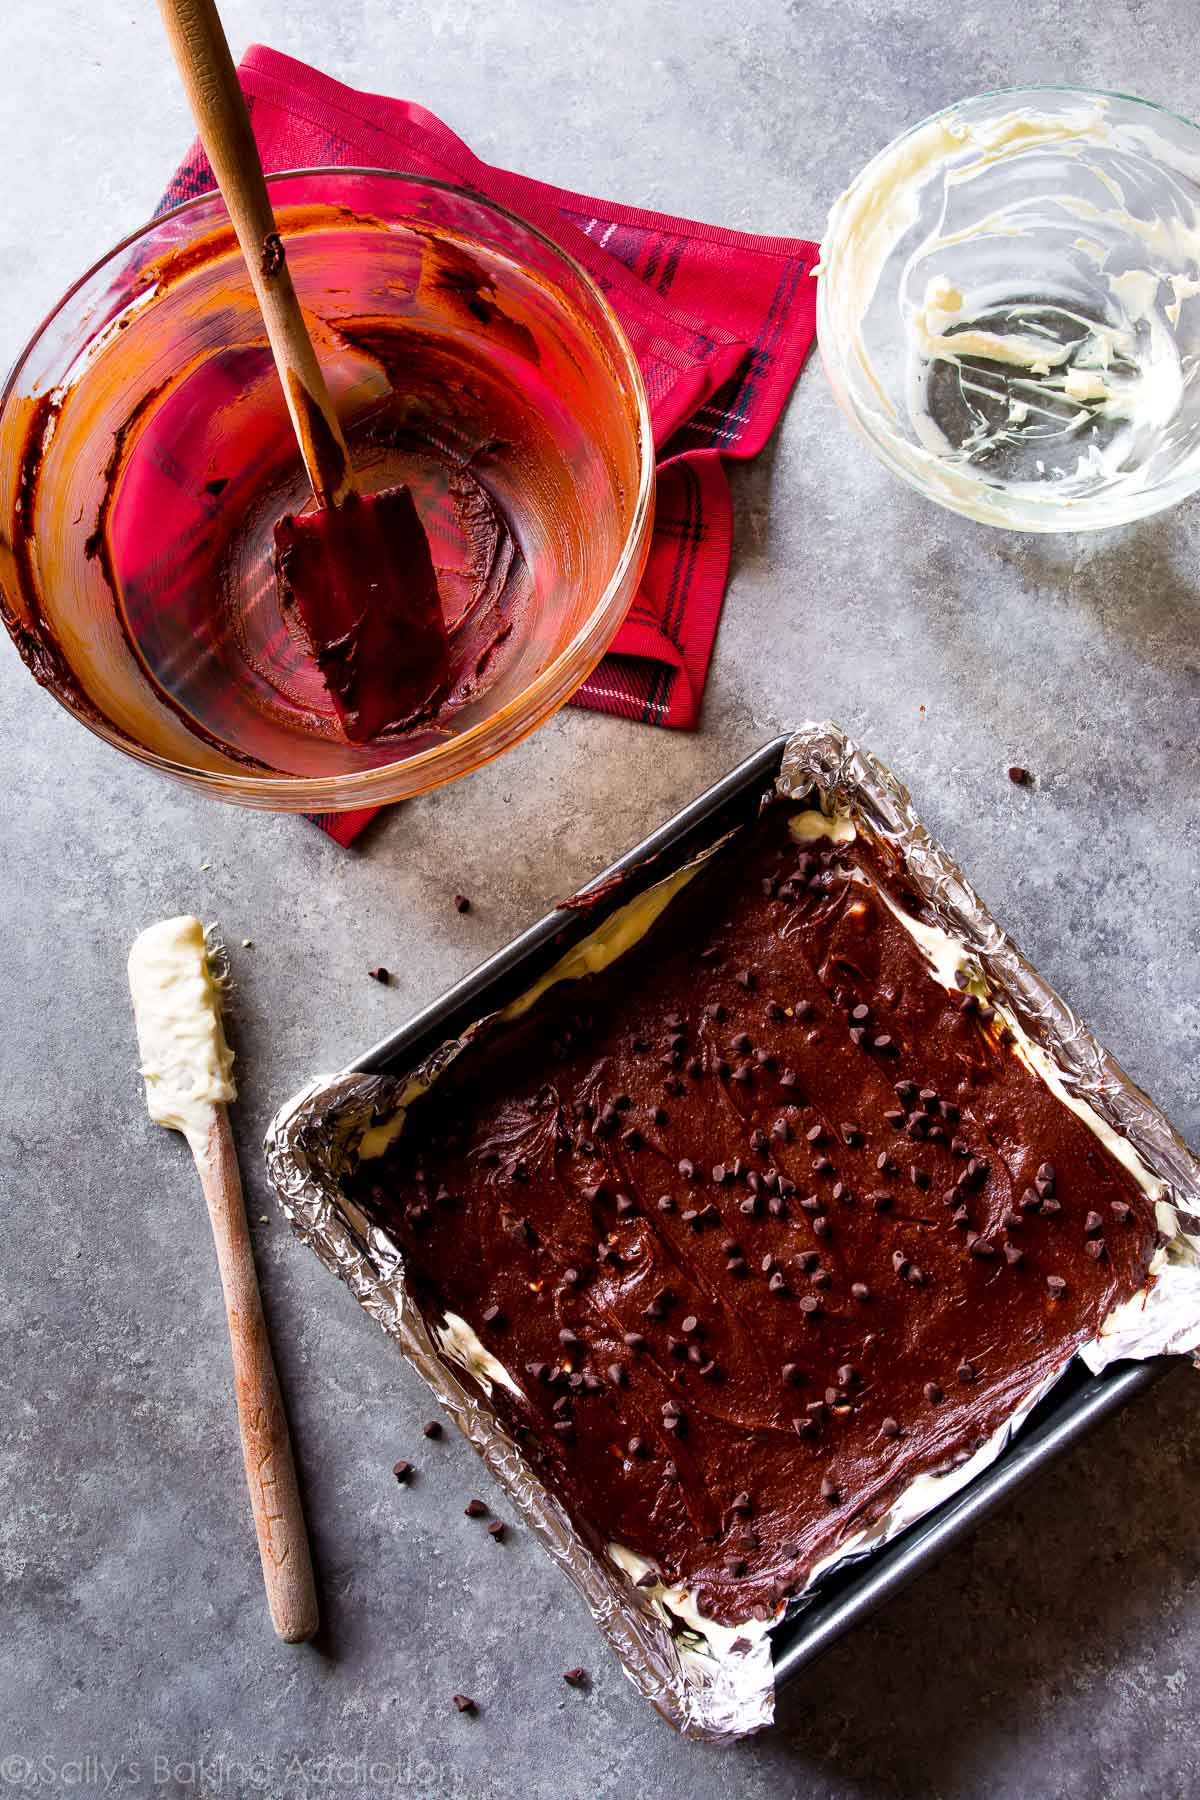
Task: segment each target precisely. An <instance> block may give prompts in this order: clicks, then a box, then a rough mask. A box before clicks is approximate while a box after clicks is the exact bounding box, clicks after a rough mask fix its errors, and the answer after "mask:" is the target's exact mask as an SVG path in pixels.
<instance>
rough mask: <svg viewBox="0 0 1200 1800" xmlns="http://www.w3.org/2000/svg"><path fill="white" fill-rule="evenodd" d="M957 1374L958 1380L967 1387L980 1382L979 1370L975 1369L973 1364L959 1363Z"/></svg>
mask: <svg viewBox="0 0 1200 1800" xmlns="http://www.w3.org/2000/svg"><path fill="white" fill-rule="evenodd" d="M957 1374H958V1379H959V1380H960V1381H961V1382H963V1383H964V1384H965V1385H966V1386H970V1384H971V1382H973V1381H978V1380H979V1370H978V1369H977V1368H976V1367H975V1365H974V1364H973V1363H969V1362H961V1363H959V1365H958V1370H957Z"/></svg>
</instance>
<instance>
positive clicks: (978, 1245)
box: [971, 1237, 996, 1261]
mask: <svg viewBox="0 0 1200 1800" xmlns="http://www.w3.org/2000/svg"><path fill="white" fill-rule="evenodd" d="M995 1254H996V1246H995V1244H990V1243H989V1242H988V1240H987V1238H983V1237H977V1238H976V1239H975V1242H974V1243H973V1244H972V1245H971V1255H972V1256H977V1257H979V1258H980V1260H981V1261H986V1260H990V1258H992V1257H994V1256H995Z"/></svg>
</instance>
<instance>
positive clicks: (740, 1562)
mask: <svg viewBox="0 0 1200 1800" xmlns="http://www.w3.org/2000/svg"><path fill="white" fill-rule="evenodd" d="M725 1570H726V1573H727V1574H729V1575H744V1574H745V1573H746V1559H745V1557H744V1556H727V1557H726V1558H725Z"/></svg>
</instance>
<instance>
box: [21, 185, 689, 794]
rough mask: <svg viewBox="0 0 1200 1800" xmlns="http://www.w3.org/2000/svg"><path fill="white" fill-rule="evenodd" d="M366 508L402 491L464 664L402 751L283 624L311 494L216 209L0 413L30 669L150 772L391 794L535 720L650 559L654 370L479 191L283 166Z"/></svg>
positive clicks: (111, 274)
mask: <svg viewBox="0 0 1200 1800" xmlns="http://www.w3.org/2000/svg"><path fill="white" fill-rule="evenodd" d="M271 193H272V201H273V204H274V207H275V211H276V217H277V218H278V220H279V224H280V229H281V232H282V235H283V238H284V241H285V244H286V246H287V253H288V258H289V262H290V266H291V270H292V274H293V278H294V280H295V283H296V287H297V290H298V292H299V294H300V298H301V302H302V304H303V306H304V308H305V312H306V315H307V317H308V320H309V324H310V328H311V329H312V331H313V335H314V339H315V341H316V345H317V351H318V355H319V356H320V357H321V360H322V363H323V365H324V367H325V369H326V372H327V376H328V379H329V383H330V388H331V391H332V393H333V395H334V399H335V402H336V404H337V406H338V410H339V414H340V416H341V418H342V420H343V424H344V426H345V430H346V435H347V438H348V441H349V444H350V448H351V452H352V454H353V457H354V462H355V467H356V469H357V470H358V471H359V472H360V478H361V480H362V483H363V486H364V488H365V489H369V490H373V489H377V488H385V487H389V486H392V485H394V484H396V483H398V482H404V483H406V484H407V485H408V486H409V487H410V488H411V490H412V492H413V495H414V498H415V500H416V503H417V507H418V510H419V512H420V515H421V518H422V522H423V524H424V526H425V529H426V532H427V534H428V536H429V539H430V544H431V548H432V552H433V558H434V563H435V565H436V568H437V572H438V583H439V591H440V595H441V601H442V606H443V610H444V612H445V616H446V622H447V626H448V629H449V632H450V638H451V646H452V668H451V674H450V678H449V681H448V683H447V684H446V687H445V689H444V691H443V692H442V693H441V694H439V695H438V696H437V697H436V699H435V702H434V704H433V705H432V706H431V708H430V711H429V714H428V716H427V717H426V718H423V719H422V720H420V721H418V722H417V723H416V724H415V725H414V726H413V727H412V728H411V729H410V730H408V731H406V732H405V733H403V734H402V735H400V736H396V737H383V738H379V739H376V740H374V741H373V742H371V743H367V744H353V743H350V742H348V741H347V740H346V739H345V737H344V735H343V734H342V732H341V730H340V728H339V726H338V723H337V720H336V716H335V714H334V712H333V708H332V704H331V702H330V700H329V697H328V694H327V692H326V690H325V685H324V682H323V681H322V679H321V676H320V674H319V672H318V670H317V667H316V664H315V662H314V661H313V659H312V657H311V656H310V655H309V653H308V650H307V648H306V646H305V645H304V644H303V642H302V641H301V640H300V639H299V638H298V637H297V636H295V635H294V634H293V633H292V632H291V631H290V630H289V628H288V625H287V624H286V623H285V620H284V618H283V617H282V615H281V613H280V609H279V603H278V598H277V594H276V587H275V579H274V574H273V570H272V564H271V548H272V529H273V526H274V522H275V520H276V519H277V518H278V517H279V515H280V514H281V513H284V512H294V511H297V510H299V509H301V508H302V507H303V506H304V505H305V503H306V501H307V497H308V487H307V482H306V479H305V476H304V472H303V469H302V466H301V464H300V461H299V456H298V454H297V451H296V446H295V442H294V439H293V436H292V433H291V429H290V426H289V423H288V418H287V413H286V410H285V407H284V403H283V397H282V394H281V392H280V389H279V385H278V380H277V378H276V375H275V371H274V367H273V364H272V361H271V356H270V352H269V350H268V348H267V344H266V338H265V333H264V330H263V326H262V322H261V320H260V318H259V316H258V313H257V310H256V308H255V305H254V300H253V295H252V292H251V289H250V285H249V281H248V278H247V276H246V272H245V267H244V265H243V263H242V260H241V256H240V253H239V251H238V249H237V245H236V242H235V240H234V237H233V233H232V230H231V228H230V226H229V223H228V219H227V216H226V214H225V210H224V206H223V204H222V202H221V200H220V198H219V197H218V196H216V195H205V196H203V197H202V198H200V199H198V200H194V201H190V202H188V203H187V204H186V205H184V206H182V207H180V208H178V209H176V210H175V211H174V212H172V213H169V214H167V215H165V217H164V218H162V219H160V220H158V221H156V222H155V223H153V224H151V225H150V226H147V227H146V228H145V229H144V230H143V231H142V232H140V233H138V234H137V235H136V236H135V237H134V238H132V239H129V240H127V241H126V242H125V243H123V244H122V245H120V246H118V248H117V249H116V250H115V251H113V252H112V254H111V255H110V256H109V257H107V258H106V259H105V260H104V261H103V262H102V263H100V264H98V265H97V266H96V267H95V268H94V269H93V270H92V271H91V272H90V273H89V274H88V275H86V276H84V277H83V278H82V280H81V281H80V282H79V283H78V284H77V286H76V287H75V288H74V289H72V290H71V292H70V293H69V294H68V295H67V296H66V297H65V299H64V300H63V301H62V302H61V303H60V305H59V307H58V308H57V309H56V311H55V312H54V313H53V314H52V315H51V317H50V318H49V320H48V321H47V322H46V324H45V325H44V326H43V327H42V328H41V330H40V331H39V332H38V334H37V336H36V337H35V338H34V339H33V341H32V342H31V344H30V345H29V347H28V348H27V350H26V351H25V353H24V355H23V356H22V357H21V359H20V361H19V362H18V365H17V367H16V369H15V371H14V373H13V375H12V376H11V377H10V380H9V383H8V385H7V388H6V390H5V393H4V397H3V402H2V404H0V534H2V536H0V594H2V599H3V608H4V619H5V624H6V625H7V627H8V629H9V632H10V634H11V635H12V637H13V638H14V640H15V642H16V644H17V647H18V649H19V651H20V653H21V655H22V657H23V658H24V660H25V662H26V664H27V666H28V667H29V668H30V670H31V672H32V673H33V675H34V676H35V678H36V679H37V680H39V681H40V682H42V683H43V684H44V685H45V686H47V687H49V688H50V690H51V692H53V693H54V694H55V696H56V697H57V698H58V699H59V700H60V701H62V703H63V704H64V705H66V706H67V707H68V708H69V710H71V711H72V712H73V713H74V714H75V715H76V717H78V718H80V719H81V720H82V721H83V722H84V723H85V724H87V725H89V726H90V727H91V728H92V729H93V730H95V731H96V732H97V733H98V734H99V735H101V736H102V737H104V738H106V739H107V740H108V741H109V742H112V743H115V744H116V745H118V747H119V748H121V749H123V750H125V751H127V752H128V753H129V754H131V755H134V756H136V757H137V758H138V759H139V760H140V761H142V762H145V763H148V764H150V765H151V766H153V767H156V768H159V769H162V770H164V771H165V772H166V773H169V774H173V775H175V776H177V777H179V778H181V779H183V780H185V781H187V782H188V783H189V784H190V785H192V786H194V787H199V788H201V789H203V790H204V791H206V792H209V793H212V794H215V795H217V796H218V797H220V798H224V799H228V800H233V801H237V802H239V803H241V804H244V805H251V806H259V807H268V808H272V809H278V810H296V811H300V810H315V809H322V808H336V807H339V806H348V805H365V804H371V803H375V802H379V801H386V800H395V799H401V798H404V797H405V796H406V795H409V794H414V793H418V792H421V791H422V790H424V789H426V788H429V787H432V786H436V785H437V784H438V783H440V782H442V781H447V780H451V779H453V778H454V777H456V776H458V775H461V774H465V773H467V772H468V771H469V770H470V769H472V768H475V767H477V766H478V765H479V764H480V763H482V762H484V761H487V760H488V759H489V758H490V757H492V756H494V755H495V754H497V753H498V752H499V751H500V750H503V749H505V748H507V747H508V746H509V745H510V744H512V743H514V742H516V740H517V739H518V738H520V737H521V736H523V735H524V734H525V733H526V732H527V731H529V730H531V729H532V728H533V727H534V726H535V725H537V724H539V723H540V722H541V721H542V720H543V719H544V718H546V717H547V716H549V714H550V713H551V712H553V711H554V710H555V709H556V708H557V707H558V706H560V705H561V704H562V703H563V701H565V700H566V699H567V698H568V697H569V695H570V694H571V693H572V692H573V690H574V689H575V688H576V687H577V686H578V685H579V683H580V682H581V681H582V680H583V679H584V677H585V676H586V675H587V674H588V673H589V672H590V670H591V669H592V668H593V667H594V666H595V664H596V662H597V661H598V660H599V658H600V656H601V655H602V654H603V652H604V650H605V649H606V648H607V646H608V644H609V643H610V641H611V639H612V637H613V635H614V633H615V631H616V629H617V627H618V625H619V624H620V622H621V620H622V618H623V617H624V614H625V612H626V610H627V608H628V605H629V602H630V601H631V599H632V597H633V594H634V592H635V590H636V587H637V583H638V580H639V578H640V575H641V571H642V568H643V565H644V562H645V557H646V551H647V547H648V542H649V533H650V525H651V518H652V508H653V480H654V475H653V446H652V443H651V436H650V425H649V415H648V409H647V403H646V397H645V392H644V389H643V386H642V382H641V377H640V374H639V371H638V368H637V363H636V361H635V359H634V356H633V352H632V350H631V349H630V347H629V345H628V343H627V341H626V339H625V337H624V335H623V333H622V331H621V328H620V325H619V324H618V323H617V320H616V319H615V317H614V315H613V314H612V312H611V310H610V308H609V307H608V305H607V303H606V302H605V300H604V299H603V297H602V296H601V294H600V293H599V292H598V291H597V290H596V289H595V288H594V287H593V286H592V284H591V282H590V281H589V279H588V277H587V276H586V275H585V274H584V272H583V271H582V270H581V269H580V268H579V267H578V266H577V265H576V264H575V263H573V262H572V261H571V260H570V258H568V257H567V256H566V255H565V254H564V253H563V252H561V251H559V250H558V249H557V248H555V247H554V246H553V245H552V244H550V243H549V241H548V240H547V239H545V238H543V237H542V236H541V235H540V234H539V233H538V232H537V231H536V230H535V229H534V228H533V227H532V226H529V225H526V224H524V223H523V222H522V221H520V220H519V219H517V218H515V217H514V216H513V215H511V214H509V213H507V212H505V211H504V210H503V209H502V208H500V207H498V206H496V205H494V204H492V203H491V202H488V201H485V200H482V199H480V198H478V197H477V196H475V195H472V194H469V193H467V192H465V191H463V190H460V189H457V188H453V187H449V186H446V185H444V184H441V183H437V182H432V181H429V180H425V179H423V178H416V177H409V176H401V175H395V174H391V173H386V172H381V171H370V170H346V169H323V170H316V171H309V172H304V173H299V174H290V175H282V176H275V177H272V178H271Z"/></svg>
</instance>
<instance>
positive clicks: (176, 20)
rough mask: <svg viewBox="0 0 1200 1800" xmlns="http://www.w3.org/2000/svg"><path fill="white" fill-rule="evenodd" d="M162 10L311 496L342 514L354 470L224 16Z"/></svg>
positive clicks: (190, 7) (179, 6)
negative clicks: (303, 307) (279, 225)
mask: <svg viewBox="0 0 1200 1800" xmlns="http://www.w3.org/2000/svg"><path fill="white" fill-rule="evenodd" d="M158 9H159V11H160V12H161V14H162V17H163V24H164V25H165V26H166V28H167V37H168V39H169V40H170V44H171V50H172V52H173V54H174V57H175V61H176V63H177V65H178V67H179V73H180V74H181V75H182V77H183V85H184V88H185V89H186V91H187V97H188V103H189V105H190V106H191V109H192V117H193V118H194V119H195V121H196V129H197V130H198V131H199V133H200V141H201V143H202V144H203V145H204V150H205V154H206V155H207V157H208V160H209V162H210V163H211V164H212V170H213V174H214V175H215V176H216V178H217V186H218V187H219V188H220V190H221V196H222V198H223V200H224V201H225V204H226V206H227V207H228V208H229V216H230V218H231V219H232V221H233V228H234V230H235V231H236V233H237V239H238V243H239V244H240V245H241V247H242V255H243V256H244V257H245V259H246V267H247V269H248V270H249V273H250V280H251V282H252V283H253V285H254V292H255V295H256V297H257V299H258V304H259V307H260V309H261V311H262V316H263V323H264V324H265V325H266V328H267V337H268V339H269V341H270V345H271V353H272V355H273V356H274V358H275V366H276V368H277V369H278V370H279V379H280V381H281V382H282V383H283V392H284V397H285V399H286V400H287V404H288V411H289V412H290V413H291V416H292V424H293V426H294V427H295V431H296V441H297V443H298V444H299V446H300V454H301V455H302V456H303V458H304V466H305V468H306V469H307V470H308V478H309V480H310V481H311V482H312V489H313V493H314V494H315V495H316V497H317V500H318V502H319V504H320V505H322V506H341V505H342V504H343V503H344V502H345V500H346V499H347V498H348V497H349V495H350V494H351V493H353V492H354V491H355V484H354V470H353V468H352V467H351V464H350V456H349V453H348V451H347V449H346V440H345V438H344V437H343V435H342V428H341V425H340V424H339V423H338V417H337V414H336V413H335V412H334V410H333V402H332V400H331V399H330V397H329V389H328V388H327V387H326V385H325V377H324V376H323V375H322V373H321V365H320V363H319V362H318V361H317V357H316V352H315V351H314V349H313V347H312V340H311V339H310V337H309V335H308V327H307V326H306V325H305V323H304V317H303V314H302V313H301V311H300V302H299V301H298V300H297V298H296V290H295V288H294V287H293V286H292V278H291V275H290V274H289V272H288V266H287V257H286V255H285V252H284V247H283V243H282V240H281V239H280V236H279V233H278V231H277V230H276V229H275V215H274V213H273V212H272V211H271V202H270V198H269V197H268V194H267V184H266V180H265V179H264V176H263V171H262V164H261V162H260V161H259V157H258V146H257V144H256V143H255V141H254V133H253V131H252V130H251V128H250V115H249V114H248V113H247V111H246V102H245V99H244V98H243V95H242V90H241V88H240V86H239V85H238V78H237V71H236V69H235V68H234V66H233V58H232V56H231V55H230V54H229V45H228V43H227V42H226V38H225V32H224V30H223V28H222V25H221V20H220V16H219V14H218V12H217V9H216V6H215V5H214V4H213V0H158Z"/></svg>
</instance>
